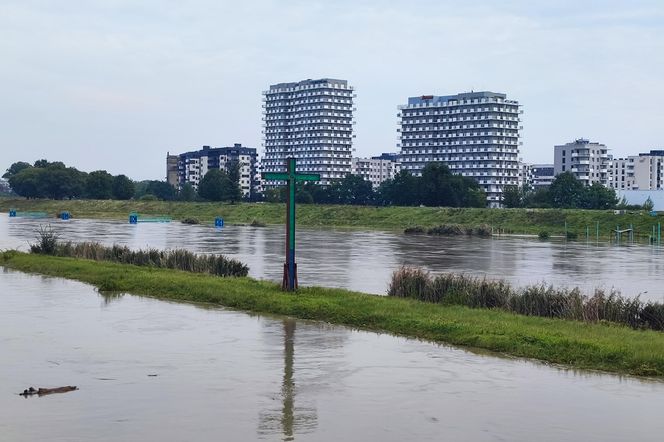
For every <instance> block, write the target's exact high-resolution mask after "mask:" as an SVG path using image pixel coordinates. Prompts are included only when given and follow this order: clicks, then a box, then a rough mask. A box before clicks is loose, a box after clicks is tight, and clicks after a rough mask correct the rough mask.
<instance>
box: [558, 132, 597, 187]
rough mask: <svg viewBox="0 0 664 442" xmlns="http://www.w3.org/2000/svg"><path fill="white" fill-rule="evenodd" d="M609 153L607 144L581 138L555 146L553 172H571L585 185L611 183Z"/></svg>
mask: <svg viewBox="0 0 664 442" xmlns="http://www.w3.org/2000/svg"><path fill="white" fill-rule="evenodd" d="M609 163H610V161H609V154H608V149H607V148H606V146H605V145H603V144H600V143H592V142H590V141H588V140H586V139H583V138H579V139H578V140H575V141H573V142H571V143H567V144H562V145H558V146H554V154H553V169H554V170H553V172H554V175H559V174H561V173H563V172H571V173H572V174H573V175H574V176H575V177H576V178H577V179H578V180H580V181H581V182H583V184H584V185H586V186H590V185H591V184H593V183H596V182H597V183H600V184H603V185H605V186H606V185H608V184H609Z"/></svg>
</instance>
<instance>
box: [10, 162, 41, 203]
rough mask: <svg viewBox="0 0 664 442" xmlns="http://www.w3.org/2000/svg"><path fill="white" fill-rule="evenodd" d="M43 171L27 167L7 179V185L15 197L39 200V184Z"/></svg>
mask: <svg viewBox="0 0 664 442" xmlns="http://www.w3.org/2000/svg"><path fill="white" fill-rule="evenodd" d="M43 173H44V170H43V169H38V168H34V167H29V168H25V169H23V170H21V171H20V172H18V173H16V174H14V175H12V176H10V177H9V185H10V186H11V187H12V189H14V192H16V194H17V195H20V196H22V197H25V198H28V199H31V198H39V197H40V193H39V187H40V186H39V184H40V182H41V175H42V174H43Z"/></svg>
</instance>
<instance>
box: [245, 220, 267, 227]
mask: <svg viewBox="0 0 664 442" xmlns="http://www.w3.org/2000/svg"><path fill="white" fill-rule="evenodd" d="M249 225H250V226H251V227H265V226H266V224H265V223H264V222H262V221H258V220H257V219H254V220H252V221H251V223H250V224H249Z"/></svg>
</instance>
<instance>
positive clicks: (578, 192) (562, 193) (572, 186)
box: [549, 172, 584, 208]
mask: <svg viewBox="0 0 664 442" xmlns="http://www.w3.org/2000/svg"><path fill="white" fill-rule="evenodd" d="M583 193H584V187H583V183H582V182H581V181H579V180H577V179H576V177H575V176H574V175H573V174H572V173H571V172H564V173H561V174H559V175H558V176H556V178H555V179H554V180H553V182H552V183H551V186H550V187H549V195H550V198H551V204H552V206H553V207H560V208H576V207H579V205H580V203H581V200H582V198H583Z"/></svg>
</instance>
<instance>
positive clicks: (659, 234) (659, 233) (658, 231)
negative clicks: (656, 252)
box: [657, 223, 662, 246]
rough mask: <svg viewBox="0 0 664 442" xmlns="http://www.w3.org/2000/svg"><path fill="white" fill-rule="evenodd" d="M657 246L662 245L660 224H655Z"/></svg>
mask: <svg viewBox="0 0 664 442" xmlns="http://www.w3.org/2000/svg"><path fill="white" fill-rule="evenodd" d="M657 245H658V246H661V245H662V223H657Z"/></svg>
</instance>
